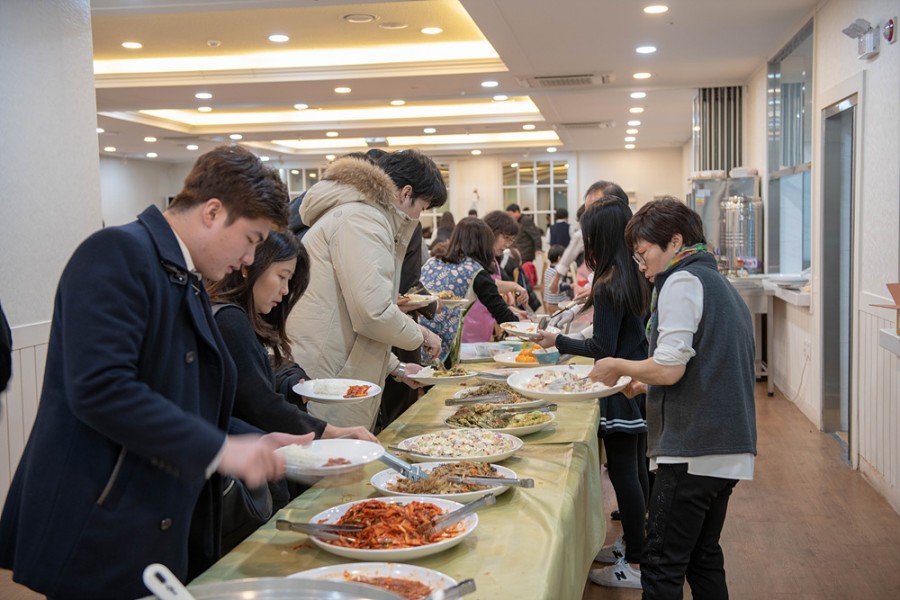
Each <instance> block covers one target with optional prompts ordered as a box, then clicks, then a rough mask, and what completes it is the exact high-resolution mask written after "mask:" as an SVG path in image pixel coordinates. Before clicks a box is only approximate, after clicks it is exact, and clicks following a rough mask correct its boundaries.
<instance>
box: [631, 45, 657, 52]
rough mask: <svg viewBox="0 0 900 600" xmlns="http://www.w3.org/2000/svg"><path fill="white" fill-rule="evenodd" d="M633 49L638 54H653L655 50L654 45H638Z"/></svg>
mask: <svg viewBox="0 0 900 600" xmlns="http://www.w3.org/2000/svg"><path fill="white" fill-rule="evenodd" d="M634 51H635V52H637V53H638V54H653V53H654V52H656V46H638V47H637V48H635V49H634Z"/></svg>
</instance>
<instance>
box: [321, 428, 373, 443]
mask: <svg viewBox="0 0 900 600" xmlns="http://www.w3.org/2000/svg"><path fill="white" fill-rule="evenodd" d="M336 438H350V439H352V440H363V441H366V442H375V443H378V438H376V437H375V436H374V435H372V433H371V432H370V431H369V430H368V429H366V428H365V427H362V426H357V427H335V426H334V425H327V426H326V427H325V431H323V432H322V439H323V440H333V439H336Z"/></svg>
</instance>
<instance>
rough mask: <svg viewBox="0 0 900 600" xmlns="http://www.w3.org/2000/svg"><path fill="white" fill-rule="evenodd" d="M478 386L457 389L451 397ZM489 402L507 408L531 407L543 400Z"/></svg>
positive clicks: (470, 390) (457, 396)
mask: <svg viewBox="0 0 900 600" xmlns="http://www.w3.org/2000/svg"><path fill="white" fill-rule="evenodd" d="M492 381H493V380H492ZM479 387H481V386H471V387H467V388H463V389H461V390H459V391H458V392H456V393H455V394H453V397H454V398H462V397H463V395H464V394H465V393H466V392H472V391H475V390H477V389H478V388H479ZM491 404H492V405H494V406H503V407H508V408H512V407H515V408H531V407H535V406H540V405H541V404H544V401H543V400H528V401H526V402H491Z"/></svg>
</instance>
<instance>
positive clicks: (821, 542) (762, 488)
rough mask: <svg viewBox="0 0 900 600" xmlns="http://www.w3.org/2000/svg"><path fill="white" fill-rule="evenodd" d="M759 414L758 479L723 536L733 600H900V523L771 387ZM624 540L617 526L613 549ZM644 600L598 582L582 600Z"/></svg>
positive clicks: (830, 441) (761, 395) (735, 500)
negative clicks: (617, 537) (771, 390)
mask: <svg viewBox="0 0 900 600" xmlns="http://www.w3.org/2000/svg"><path fill="white" fill-rule="evenodd" d="M756 414H757V433H758V444H757V446H758V448H757V449H758V451H759V456H758V457H757V460H756V472H755V479H754V480H753V481H750V482H746V481H745V482H741V483H739V484H738V485H737V487H736V488H735V491H734V494H733V495H732V497H731V501H730V503H729V506H728V517H727V519H726V521H725V528H724V530H723V532H722V547H723V549H724V551H725V571H726V575H727V579H728V589H729V592H730V595H731V597H732V598H735V599H737V600H744V599H760V600H787V599H792V600H793V599H798V600H800V599H802V600H812V599H817V600H818V599H822V600H832V599H834V600H837V599H842V600H843V599H857V598H858V599H867V600H881V599H884V600H897V599H900V516H898V515H897V513H895V512H894V510H893V509H892V508H891V507H890V505H888V503H887V502H886V501H885V500H884V499H883V498H882V497H881V496H879V495H878V494H877V493H876V492H875V490H874V489H873V488H872V487H871V486H870V485H869V484H868V483H867V482H866V481H865V480H864V479H863V477H862V475H860V473H859V472H858V471H853V470H851V469H850V467H849V465H848V463H847V462H846V461H845V460H844V456H843V454H842V452H844V450H843V449H842V447H841V444H840V443H839V442H838V440H836V439H834V438H833V437H832V436H831V435H828V434H824V433H820V432H819V431H817V430H816V428H815V427H814V426H813V424H812V423H810V421H809V420H808V419H807V418H806V417H805V416H804V415H803V414H802V413H801V412H800V411H799V410H798V409H797V408H796V407H795V406H794V405H793V404H791V403H790V402H789V401H787V400H785V399H784V397H783V396H781V395H780V394H778V393H777V392H776V395H775V397H774V398H768V397H767V396H766V393H765V385H760V386H757V389H756ZM603 480H604V494H605V498H606V501H605V502H606V506H605V507H604V510H605V511H606V514H607V515H608V514H609V511H610V510H612V509H614V508H615V494H614V493H613V491H612V486H611V485H610V484H609V479H608V478H607V477H606V474H605V472H604V474H603ZM621 533H622V528H621V526H620V525H619V523H618V522H617V521H613V522H612V523H611V525H610V526H609V527H608V533H607V543H611V542H612V541H613V540H614V539H615V538H616V536H618V535H621ZM595 566H602V565H599V563H597V564H595ZM640 596H641V592H640V590H625V589H616V588H604V587H601V586H598V585H594V584H593V583H591V582H590V581H588V582H587V584H586V586H585V590H584V595H583V597H582V600H600V599H603V600H620V599H624V600H636V599H637V598H640ZM690 597H691V595H690V589H689V588H688V586H685V598H690Z"/></svg>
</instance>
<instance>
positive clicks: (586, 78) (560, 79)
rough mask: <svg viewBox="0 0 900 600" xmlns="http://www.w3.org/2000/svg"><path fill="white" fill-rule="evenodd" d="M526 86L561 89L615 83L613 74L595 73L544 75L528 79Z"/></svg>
mask: <svg viewBox="0 0 900 600" xmlns="http://www.w3.org/2000/svg"><path fill="white" fill-rule="evenodd" d="M524 82H525V85H527V86H528V87H531V88H561V87H583V86H596V85H607V84H610V83H612V82H613V75H612V73H601V74H599V75H595V74H594V73H588V74H582V75H542V76H537V77H528V78H527V79H525V80H524Z"/></svg>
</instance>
